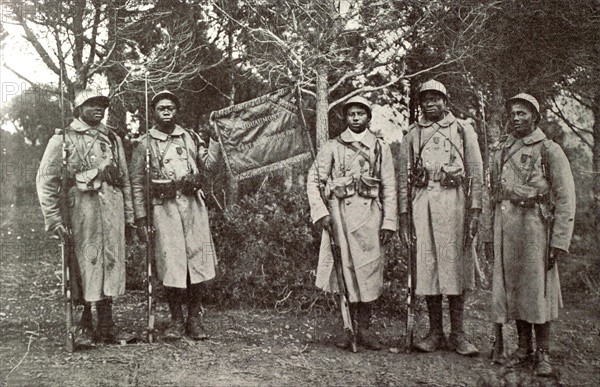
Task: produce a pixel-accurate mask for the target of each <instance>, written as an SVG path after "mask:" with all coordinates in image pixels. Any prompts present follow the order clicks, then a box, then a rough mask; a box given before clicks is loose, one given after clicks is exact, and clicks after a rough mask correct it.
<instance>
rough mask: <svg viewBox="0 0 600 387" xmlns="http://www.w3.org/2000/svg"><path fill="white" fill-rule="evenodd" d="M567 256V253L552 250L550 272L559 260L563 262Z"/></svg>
mask: <svg viewBox="0 0 600 387" xmlns="http://www.w3.org/2000/svg"><path fill="white" fill-rule="evenodd" d="M566 255H567V252H566V251H564V250H561V249H558V248H556V247H551V248H550V254H549V255H548V268H547V269H548V270H551V269H552V268H553V267H554V265H556V263H557V262H558V261H559V260H562V259H563V258H564V257H565V256H566Z"/></svg>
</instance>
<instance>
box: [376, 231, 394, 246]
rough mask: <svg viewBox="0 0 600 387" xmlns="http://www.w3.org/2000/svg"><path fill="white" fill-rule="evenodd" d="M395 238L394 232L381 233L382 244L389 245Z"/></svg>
mask: <svg viewBox="0 0 600 387" xmlns="http://www.w3.org/2000/svg"><path fill="white" fill-rule="evenodd" d="M393 237H394V232H393V231H392V230H381V232H380V233H379V238H380V239H381V243H382V244H384V245H387V244H388V243H390V242H391V240H392V238H393Z"/></svg>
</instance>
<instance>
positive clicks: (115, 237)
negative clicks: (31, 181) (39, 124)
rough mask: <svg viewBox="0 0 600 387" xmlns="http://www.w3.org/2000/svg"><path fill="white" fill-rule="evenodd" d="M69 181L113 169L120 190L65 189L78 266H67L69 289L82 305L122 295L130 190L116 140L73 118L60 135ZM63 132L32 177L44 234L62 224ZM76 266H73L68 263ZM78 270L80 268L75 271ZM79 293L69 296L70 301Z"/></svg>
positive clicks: (130, 212) (130, 217)
mask: <svg viewBox="0 0 600 387" xmlns="http://www.w3.org/2000/svg"><path fill="white" fill-rule="evenodd" d="M64 138H65V143H66V148H67V165H68V174H67V175H68V177H67V178H68V179H69V181H74V180H75V173H77V172H82V171H85V170H91V169H95V168H99V169H100V170H101V169H103V168H104V167H106V166H107V165H110V164H113V165H115V166H117V167H118V168H119V170H120V171H121V174H122V175H123V177H124V186H123V187H122V188H116V187H113V186H111V185H108V184H107V183H106V182H102V185H101V186H100V188H99V190H97V191H88V192H80V191H79V190H78V189H77V188H76V187H75V186H74V185H70V188H69V189H68V198H69V200H68V203H69V208H68V210H69V212H70V217H69V219H68V220H69V222H70V224H71V228H72V233H73V243H74V249H75V255H76V257H77V262H76V263H78V265H74V266H72V269H75V270H72V276H73V279H74V281H73V284H74V285H80V286H81V287H82V289H81V290H83V298H84V299H85V301H88V302H92V301H98V300H101V299H103V298H104V297H105V296H109V297H115V296H119V295H122V294H123V293H124V292H125V223H126V222H127V223H133V220H134V219H133V205H132V201H131V187H130V184H129V176H128V173H127V163H126V160H125V153H124V150H123V144H122V143H121V139H120V138H119V137H118V136H117V135H115V134H114V133H109V129H108V128H106V127H105V126H104V125H103V124H101V123H100V124H98V125H97V126H95V127H90V126H89V125H88V124H86V123H85V122H83V121H81V120H79V119H75V120H74V121H73V122H72V123H71V125H70V126H69V127H68V128H67V129H66V132H65V136H64ZM62 146H63V133H62V130H57V133H56V134H55V135H54V136H53V137H52V138H51V139H50V142H49V143H48V146H47V147H46V151H45V152H44V156H43V157H42V161H41V163H40V169H39V170H38V175H37V192H38V198H39V201H40V205H41V207H42V212H43V214H44V219H45V224H46V230H48V231H51V230H53V229H54V228H55V227H56V226H57V225H59V224H61V223H64V222H63V216H62V214H61V210H60V193H59V188H60V186H61V166H62ZM73 263H75V262H73ZM77 266H79V267H78V268H77ZM78 293H79V292H78V291H76V290H75V291H73V296H74V299H77V298H78V297H77V296H78V295H79V294H78Z"/></svg>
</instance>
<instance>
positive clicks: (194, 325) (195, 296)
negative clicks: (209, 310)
mask: <svg viewBox="0 0 600 387" xmlns="http://www.w3.org/2000/svg"><path fill="white" fill-rule="evenodd" d="M186 333H187V335H188V336H189V337H190V338H192V339H194V340H206V339H208V334H207V333H206V331H205V330H204V324H203V323H202V284H193V285H188V319H187V323H186Z"/></svg>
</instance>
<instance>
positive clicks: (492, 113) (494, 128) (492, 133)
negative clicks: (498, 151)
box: [487, 80, 504, 146]
mask: <svg viewBox="0 0 600 387" xmlns="http://www.w3.org/2000/svg"><path fill="white" fill-rule="evenodd" d="M494 84H495V85H494V89H493V92H492V100H491V101H490V106H489V109H488V112H489V118H488V125H487V135H488V139H487V140H488V144H487V145H488V146H489V144H494V143H496V142H497V141H499V140H500V136H501V135H502V134H504V133H503V131H504V129H503V127H502V113H503V112H504V98H503V96H502V88H501V87H500V84H499V83H498V82H497V81H496V80H494Z"/></svg>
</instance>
